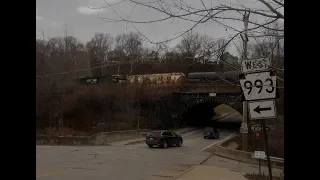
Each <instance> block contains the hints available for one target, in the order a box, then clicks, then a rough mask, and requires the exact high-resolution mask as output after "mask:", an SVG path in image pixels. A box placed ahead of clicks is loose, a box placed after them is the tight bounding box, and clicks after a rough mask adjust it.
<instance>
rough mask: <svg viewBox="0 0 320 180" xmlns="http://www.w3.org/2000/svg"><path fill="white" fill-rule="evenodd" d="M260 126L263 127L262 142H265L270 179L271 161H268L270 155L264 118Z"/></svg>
mask: <svg viewBox="0 0 320 180" xmlns="http://www.w3.org/2000/svg"><path fill="white" fill-rule="evenodd" d="M262 127H263V133H264V142H265V146H266V153H267V160H268V169H269V177H270V180H272V169H271V162H270V155H269V146H268V136H267V130H266V120H265V119H264V120H262Z"/></svg>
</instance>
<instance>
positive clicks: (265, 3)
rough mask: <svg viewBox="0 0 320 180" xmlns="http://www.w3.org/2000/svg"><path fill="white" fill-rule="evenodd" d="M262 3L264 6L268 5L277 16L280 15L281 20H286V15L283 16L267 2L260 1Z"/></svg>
mask: <svg viewBox="0 0 320 180" xmlns="http://www.w3.org/2000/svg"><path fill="white" fill-rule="evenodd" d="M259 1H260V2H261V3H263V4H264V5H266V6H267V7H268V8H269V9H270V10H271V12H273V13H275V14H276V15H278V17H279V18H282V19H284V15H283V14H281V13H280V12H279V11H277V10H275V9H274V8H273V7H272V6H271V5H270V4H269V3H267V2H266V1H265V0H259Z"/></svg>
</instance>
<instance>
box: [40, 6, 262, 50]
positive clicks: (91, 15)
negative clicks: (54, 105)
mask: <svg viewBox="0 0 320 180" xmlns="http://www.w3.org/2000/svg"><path fill="white" fill-rule="evenodd" d="M105 1H106V2H108V3H111V4H112V3H116V2H119V1H122V0H105ZM105 1H104V0H36V22H37V23H36V28H37V29H36V37H41V38H42V34H41V33H40V31H43V32H44V37H45V38H46V39H48V38H51V37H54V36H63V35H65V33H67V35H71V36H74V37H76V38H78V39H79V40H80V41H81V42H82V43H85V42H87V41H89V40H90V39H91V38H92V37H93V35H94V33H97V32H102V33H110V34H111V35H112V36H114V37H115V36H116V35H118V34H120V33H125V32H129V31H136V30H135V28H134V27H133V26H132V25H131V24H127V23H125V22H121V23H114V22H112V23H110V22H105V21H104V20H103V19H101V18H100V17H107V18H113V19H115V18H118V16H117V15H116V13H115V12H117V13H118V14H119V15H121V16H123V17H127V15H128V14H130V12H131V11H132V13H131V17H130V19H131V20H136V21H146V20H154V19H160V18H163V17H165V16H164V14H161V13H158V12H156V11H154V10H152V9H150V8H149V9H147V8H146V7H141V6H136V7H135V8H134V9H133V7H134V4H133V3H130V2H125V3H121V4H118V5H115V6H113V7H112V8H110V7H106V8H100V9H92V8H93V7H102V6H107V4H106V3H105ZM137 1H140V2H143V1H144V2H147V1H150V0H137ZM239 1H241V2H243V3H244V4H245V5H246V6H248V7H255V8H259V7H264V5H263V4H261V3H260V2H257V0H229V1H227V0H220V1H219V0H203V2H204V3H205V6H207V7H209V6H212V5H215V4H219V2H220V3H224V4H228V5H229V4H230V3H235V4H238V2H239ZM184 2H186V3H188V4H190V5H191V6H192V7H199V8H202V7H203V5H202V4H201V3H200V2H201V1H200V0H184ZM88 7H92V8H88ZM132 9H133V10H132ZM114 11H115V12H114ZM237 16H238V17H239V18H241V16H239V15H237ZM225 23H227V24H228V25H230V26H232V27H233V28H236V29H238V30H242V29H243V23H238V22H225ZM192 25H193V23H190V22H186V21H181V20H179V21H178V20H174V21H171V20H170V21H165V22H157V23H152V24H135V27H136V28H137V29H138V30H139V31H140V32H141V33H143V34H144V35H145V36H146V37H148V38H149V39H150V40H151V41H154V42H158V41H163V40H165V39H169V38H172V37H175V36H177V33H181V32H182V31H184V30H186V29H187V28H190V27H191V26H192ZM193 31H197V32H199V33H204V34H207V35H209V36H211V37H214V38H221V37H226V38H228V37H230V35H233V34H235V31H233V30H231V29H226V28H225V27H222V26H221V25H220V24H218V23H215V22H213V21H212V22H210V23H206V24H205V25H204V24H203V25H199V26H197V28H196V29H194V30H193ZM179 40H180V39H177V40H174V41H172V42H171V44H170V46H171V47H172V46H174V45H175V44H177V43H178V42H179ZM228 51H229V52H231V53H232V54H234V55H238V54H237V51H236V48H235V47H234V46H233V45H231V46H230V47H229V49H228Z"/></svg>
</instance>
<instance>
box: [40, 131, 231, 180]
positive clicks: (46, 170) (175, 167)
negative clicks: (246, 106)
mask: <svg viewBox="0 0 320 180" xmlns="http://www.w3.org/2000/svg"><path fill="white" fill-rule="evenodd" d="M230 134H232V132H231V131H224V130H222V131H221V134H220V139H219V140H221V139H224V138H225V137H227V136H229V135H230ZM183 138H184V144H183V145H182V147H169V148H167V149H161V148H149V147H148V146H147V145H145V144H144V143H139V144H132V145H119V146H37V147H36V149H37V153H36V158H37V159H36V162H37V165H36V166H37V168H36V169H37V170H36V177H37V179H50V180H92V179H94V180H105V179H108V180H128V179H130V180H160V179H161V180H166V179H172V178H173V177H174V176H176V175H178V174H180V173H181V172H182V171H184V170H186V169H188V168H189V167H191V166H192V165H195V164H200V163H201V162H203V161H204V160H206V159H207V158H208V157H209V156H210V154H209V153H207V152H203V151H202V150H204V149H205V148H208V147H210V146H211V145H213V144H215V143H216V142H218V141H219V140H214V139H211V140H210V139H203V129H197V130H194V131H191V132H188V133H186V134H183Z"/></svg>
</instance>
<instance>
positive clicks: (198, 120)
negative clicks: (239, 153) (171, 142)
mask: <svg viewBox="0 0 320 180" xmlns="http://www.w3.org/2000/svg"><path fill="white" fill-rule="evenodd" d="M220 106H227V105H225V104H220V103H213V102H207V103H199V104H195V105H193V106H191V107H189V108H188V109H187V110H186V111H185V112H184V113H183V114H182V121H181V123H182V126H190V127H199V128H204V127H217V128H220V129H230V130H237V129H239V128H240V126H241V123H242V116H241V114H240V112H238V111H237V110H235V109H233V108H232V107H230V106H227V107H228V108H229V109H230V110H231V111H230V110H229V112H227V113H223V114H221V112H218V113H217V112H216V110H218V109H217V107H220Z"/></svg>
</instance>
